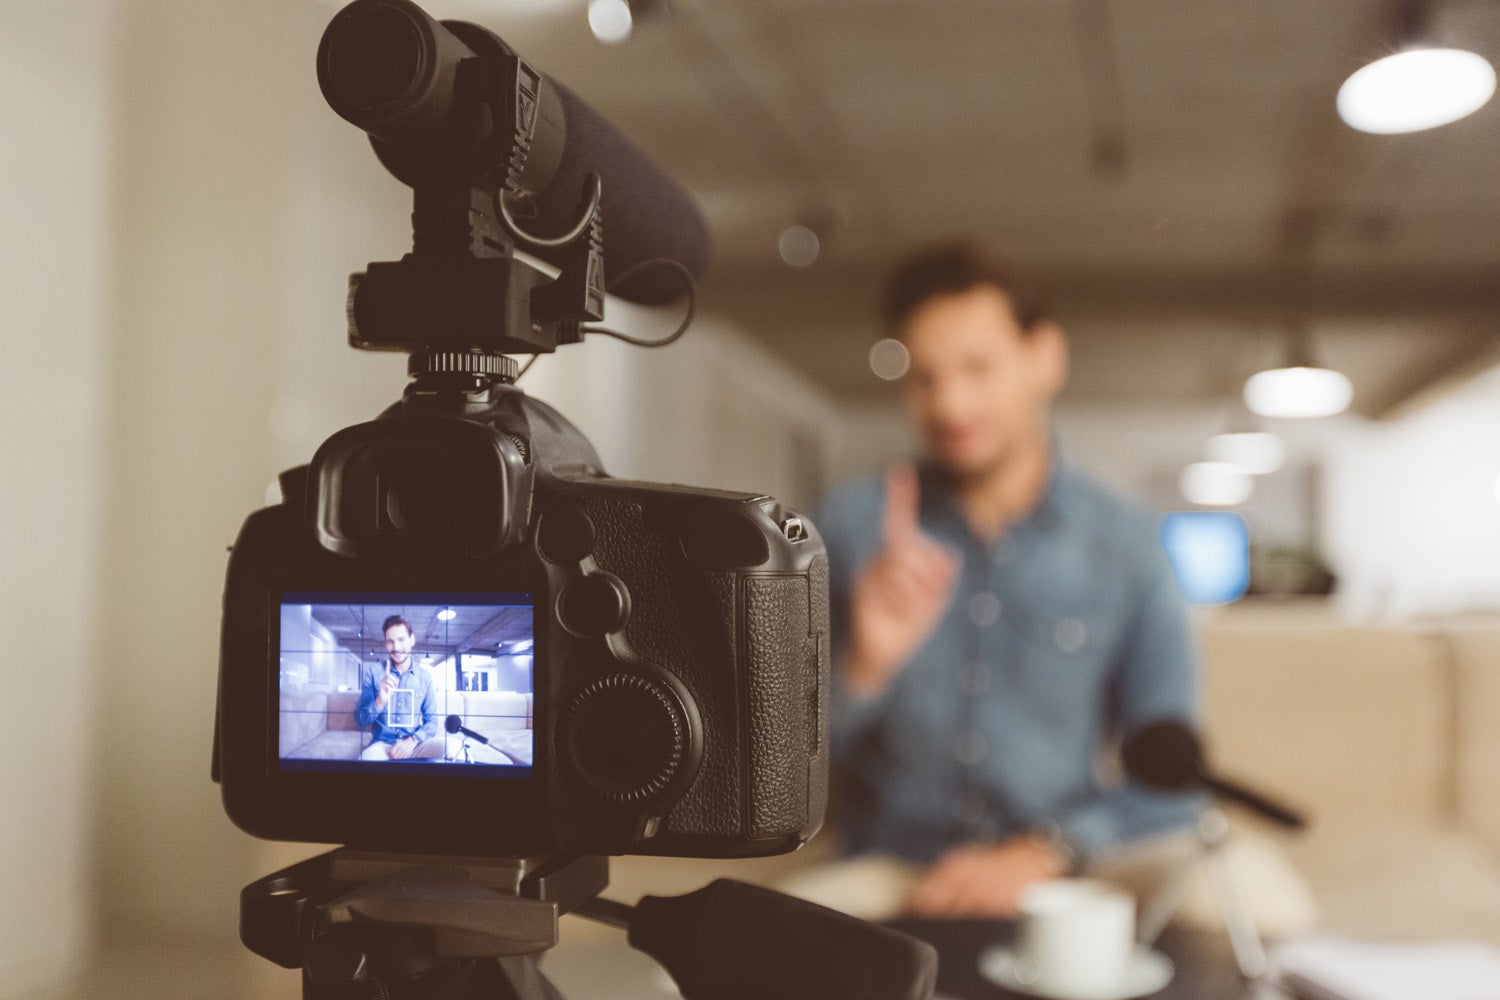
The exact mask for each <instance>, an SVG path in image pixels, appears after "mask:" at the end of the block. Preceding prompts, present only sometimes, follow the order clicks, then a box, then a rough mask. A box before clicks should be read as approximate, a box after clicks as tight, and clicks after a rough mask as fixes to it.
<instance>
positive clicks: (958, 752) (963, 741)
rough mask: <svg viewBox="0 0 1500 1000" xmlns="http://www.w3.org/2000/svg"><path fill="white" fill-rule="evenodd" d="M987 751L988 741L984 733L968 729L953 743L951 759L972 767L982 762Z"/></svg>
mask: <svg viewBox="0 0 1500 1000" xmlns="http://www.w3.org/2000/svg"><path fill="white" fill-rule="evenodd" d="M989 751H990V747H989V742H988V741H987V740H986V739H985V738H984V734H983V733H977V732H974V731H973V730H970V731H969V732H967V733H962V734H961V735H960V736H959V737H958V740H957V741H956V742H955V743H954V744H953V759H954V760H956V761H958V762H959V763H960V764H963V765H964V766H966V767H973V766H974V765H976V764H979V763H982V762H983V761H984V758H985V757H986V756H987V755H988V754H989Z"/></svg>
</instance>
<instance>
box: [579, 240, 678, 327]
mask: <svg viewBox="0 0 1500 1000" xmlns="http://www.w3.org/2000/svg"><path fill="white" fill-rule="evenodd" d="M648 267H669V268H671V269H672V270H674V271H676V272H677V273H678V275H679V276H681V278H682V284H683V287H684V288H685V289H686V291H687V300H688V305H687V315H686V316H684V317H683V318H682V322H681V323H680V324H678V327H677V329H675V330H673V331H672V332H671V333H669V334H667V336H665V337H662V338H660V339H659V340H646V339H644V338H641V337H632V336H631V335H630V334H628V333H621V332H620V331H618V330H611V329H609V328H608V327H604V326H582V327H579V328H578V329H579V331H580V332H581V333H600V334H603V335H604V336H606V337H614V338H615V339H616V340H623V341H624V342H625V343H627V344H634V345H635V346H636V347H666V346H667V345H668V344H671V343H674V342H675V341H676V340H678V339H679V338H680V337H681V336H682V335H683V334H684V333H687V330H688V327H690V326H692V325H693V317H694V316H695V315H696V314H697V312H698V285H697V283H696V282H694V281H693V273H692V272H691V271H689V270H688V269H687V267H686V266H685V265H683V264H682V263H681V262H680V261H675V260H672V259H671V258H669V257H652V258H650V259H649V260H643V261H639V262H637V263H635V264H632V265H630V266H629V267H627V268H626V269H625V270H623V271H621V272H620V273H619V274H618V275H616V276H615V280H614V281H612V282H610V285H609V287H610V290H611V291H613V290H614V289H616V288H618V287H619V286H620V285H622V284H624V283H625V282H627V281H629V280H630V279H631V278H633V277H634V276H635V275H636V274H638V273H639V272H640V271H643V270H645V269H646V268H648Z"/></svg>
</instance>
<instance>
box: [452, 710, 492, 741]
mask: <svg viewBox="0 0 1500 1000" xmlns="http://www.w3.org/2000/svg"><path fill="white" fill-rule="evenodd" d="M443 728H445V729H447V730H448V732H450V733H463V734H464V735H465V736H467V737H468V738H469V739H471V740H478V741H479V742H480V743H483V744H484V745H485V746H489V745H490V741H489V737H487V736H484V735H483V734H481V733H476V732H475V731H474V730H472V729H470V728H469V727H468V726H466V725H464V720H463V719H462V718H460V717H459V716H457V715H450V716H448V719H447V721H446V722H444V723H443Z"/></svg>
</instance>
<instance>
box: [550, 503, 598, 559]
mask: <svg viewBox="0 0 1500 1000" xmlns="http://www.w3.org/2000/svg"><path fill="white" fill-rule="evenodd" d="M539 541H540V544H541V547H542V555H544V556H546V557H547V558H548V559H551V560H552V561H553V562H558V563H574V562H578V561H579V560H580V559H582V558H583V557H584V556H586V555H588V554H589V553H590V552H591V551H593V548H594V523H593V522H592V521H590V520H589V518H588V515H587V514H585V513H584V512H583V511H581V510H579V509H578V508H576V507H559V508H557V509H556V510H549V511H548V512H547V513H545V514H543V515H542V524H541V528H540V529H539Z"/></svg>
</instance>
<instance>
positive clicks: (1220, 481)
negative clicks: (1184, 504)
mask: <svg viewBox="0 0 1500 1000" xmlns="http://www.w3.org/2000/svg"><path fill="white" fill-rule="evenodd" d="M1177 485H1178V486H1179V487H1180V488H1181V490H1182V495H1183V497H1184V498H1185V499H1186V500H1187V501H1188V503H1195V504H1198V505H1199V506H1202V507H1233V506H1235V505H1236V504H1242V503H1244V502H1245V501H1246V500H1249V499H1250V494H1251V493H1254V492H1255V480H1254V479H1252V478H1250V474H1249V473H1247V472H1246V471H1245V470H1244V469H1241V468H1240V467H1239V466H1238V465H1231V464H1230V463H1228V462H1194V463H1193V464H1192V465H1189V466H1188V467H1187V468H1185V469H1183V470H1182V476H1181V478H1180V479H1178V482H1177Z"/></svg>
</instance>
